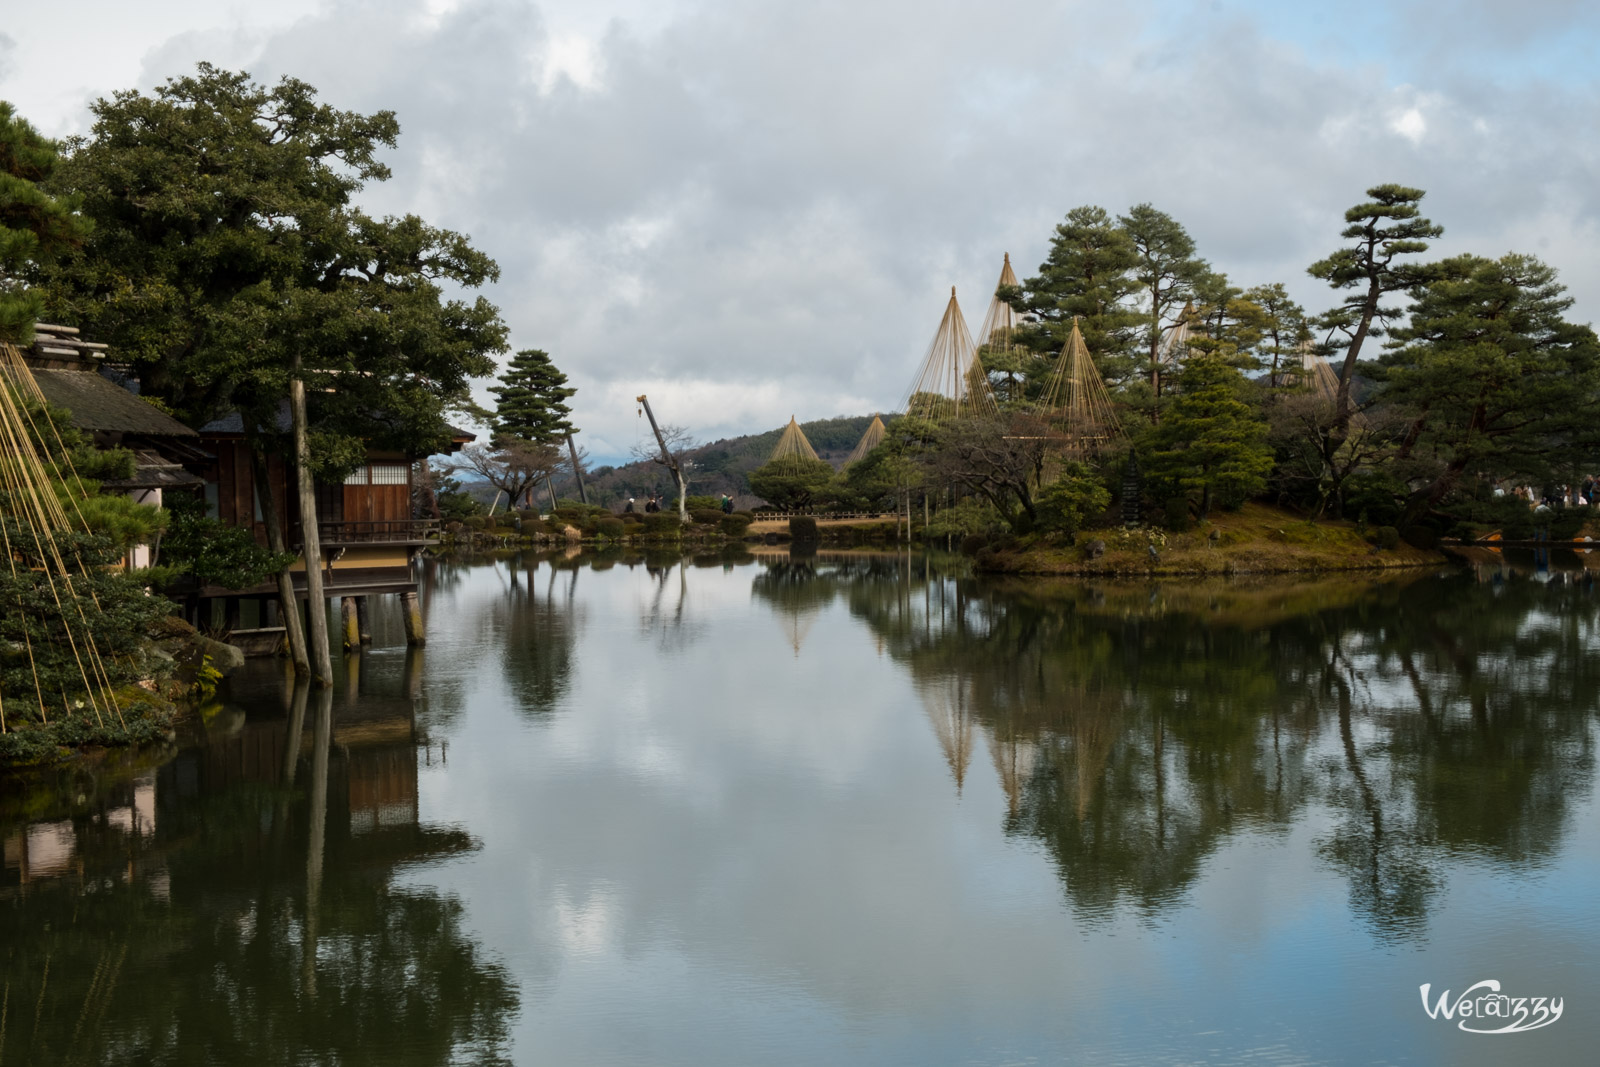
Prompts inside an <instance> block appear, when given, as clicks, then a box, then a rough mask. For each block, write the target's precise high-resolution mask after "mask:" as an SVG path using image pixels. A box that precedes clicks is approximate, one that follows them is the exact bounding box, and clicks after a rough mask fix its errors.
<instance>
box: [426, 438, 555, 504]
mask: <svg viewBox="0 0 1600 1067" xmlns="http://www.w3.org/2000/svg"><path fill="white" fill-rule="evenodd" d="M567 467H568V463H567V460H566V457H565V456H563V455H562V452H561V449H559V448H557V447H555V446H554V445H542V444H535V443H533V442H531V441H524V440H522V439H521V438H518V437H502V438H500V439H499V440H497V441H496V442H495V443H494V444H492V445H468V446H467V447H466V448H464V449H462V450H461V453H460V457H459V458H458V459H457V460H456V461H455V462H453V463H451V464H450V465H449V467H448V468H447V469H449V470H451V471H463V472H471V473H473V474H476V475H478V476H479V477H480V478H482V479H483V480H484V481H486V482H488V483H489V484H490V485H492V486H494V487H495V488H496V489H498V490H500V491H501V492H502V493H505V494H506V500H507V506H508V507H517V506H523V507H526V506H529V504H531V501H532V496H533V490H534V489H535V487H537V486H538V485H539V484H540V483H541V482H544V481H547V480H548V479H550V478H551V477H553V476H555V475H557V474H560V473H562V472H564V471H565V470H566V469H567Z"/></svg>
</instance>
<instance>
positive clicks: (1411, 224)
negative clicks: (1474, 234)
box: [1307, 183, 1444, 447]
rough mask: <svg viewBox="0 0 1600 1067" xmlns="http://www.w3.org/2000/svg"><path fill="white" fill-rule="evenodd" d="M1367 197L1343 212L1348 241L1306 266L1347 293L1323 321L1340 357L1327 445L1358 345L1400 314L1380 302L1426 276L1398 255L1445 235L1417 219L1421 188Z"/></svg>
mask: <svg viewBox="0 0 1600 1067" xmlns="http://www.w3.org/2000/svg"><path fill="white" fill-rule="evenodd" d="M1367 195H1368V196H1369V197H1371V198H1372V199H1371V200H1369V201H1367V202H1366V203H1362V204H1357V205H1356V206H1355V207H1353V208H1351V209H1350V210H1348V211H1346V212H1345V213H1344V220H1345V223H1346V225H1345V228H1344V229H1343V230H1342V231H1341V232H1340V234H1339V236H1340V237H1341V238H1343V239H1344V240H1345V241H1347V242H1349V243H1348V244H1346V245H1345V246H1344V247H1342V248H1339V249H1336V250H1335V251H1334V252H1333V254H1332V255H1330V256H1328V258H1326V259H1321V260H1318V261H1317V262H1315V263H1313V264H1311V266H1310V267H1308V268H1307V270H1308V271H1309V272H1310V274H1311V276H1312V277H1313V278H1321V279H1322V280H1323V281H1325V282H1327V283H1328V284H1329V285H1331V286H1333V287H1334V288H1335V289H1340V290H1347V291H1348V294H1349V295H1347V296H1346V297H1345V298H1344V300H1343V302H1342V303H1340V304H1339V305H1338V306H1337V307H1335V308H1333V309H1332V310H1331V311H1329V312H1328V313H1327V314H1326V315H1325V316H1324V317H1323V320H1322V324H1323V326H1324V327H1326V328H1327V329H1328V330H1329V331H1330V334H1331V335H1333V336H1336V337H1339V338H1341V339H1342V347H1343V348H1344V353H1345V354H1344V363H1343V364H1342V365H1341V367H1340V369H1339V395H1338V400H1337V402H1336V404H1335V413H1334V418H1335V422H1334V426H1333V433H1332V435H1331V438H1332V440H1331V442H1330V447H1337V439H1338V438H1339V437H1342V436H1343V433H1344V431H1345V428H1346V427H1347V426H1348V425H1349V423H1350V413H1351V410H1352V406H1351V403H1350V380H1351V378H1352V377H1354V375H1355V369H1356V361H1357V360H1359V359H1360V358H1361V350H1362V347H1363V346H1364V345H1365V343H1366V340H1367V338H1368V337H1373V336H1380V335H1381V332H1382V330H1383V328H1384V327H1385V326H1386V324H1387V323H1388V322H1390V321H1391V320H1393V319H1394V318H1396V317H1397V316H1399V315H1400V314H1401V312H1402V309H1401V308H1400V307H1399V305H1397V304H1388V305H1385V304H1384V303H1383V301H1384V300H1385V299H1388V298H1390V297H1397V296H1404V295H1406V294H1409V293H1412V292H1415V291H1416V289H1417V287H1418V286H1419V285H1420V284H1421V283H1422V282H1423V281H1425V280H1426V279H1427V277H1428V268H1427V267H1426V266H1425V265H1419V264H1416V263H1413V262H1410V261H1402V260H1401V259H1400V257H1403V256H1414V255H1417V254H1418V253H1421V252H1425V251H1427V249H1428V242H1429V241H1430V240H1432V239H1434V238H1436V237H1438V236H1439V235H1440V234H1442V233H1443V232H1444V228H1443V227H1442V226H1436V225H1434V224H1433V223H1432V222H1430V221H1429V220H1427V219H1425V218H1423V217H1422V213H1421V211H1420V210H1419V209H1418V206H1417V205H1418V204H1420V203H1421V201H1422V197H1423V195H1424V194H1423V191H1422V190H1421V189H1412V188H1410V187H1408V186H1404V185H1395V184H1392V183H1391V184H1387V185H1375V186H1373V187H1372V188H1371V189H1368V190H1367Z"/></svg>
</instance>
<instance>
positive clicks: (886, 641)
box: [831, 569, 1600, 938]
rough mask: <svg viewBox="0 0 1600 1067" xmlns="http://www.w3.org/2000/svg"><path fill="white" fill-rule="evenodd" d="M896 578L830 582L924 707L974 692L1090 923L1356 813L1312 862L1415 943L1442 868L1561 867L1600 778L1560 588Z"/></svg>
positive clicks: (1591, 667)
mask: <svg viewBox="0 0 1600 1067" xmlns="http://www.w3.org/2000/svg"><path fill="white" fill-rule="evenodd" d="M891 573H892V572H891V571H889V570H885V572H884V574H883V575H878V576H875V575H873V574H871V573H870V572H868V571H866V570H861V571H859V572H852V571H848V570H845V569H835V570H833V571H831V578H832V581H833V583H834V584H835V585H838V586H842V587H843V589H844V592H845V595H846V598H847V600H848V603H849V605H850V608H851V611H852V613H853V614H855V615H857V616H858V617H860V618H862V619H864V620H865V621H866V622H867V624H868V626H869V627H870V628H871V630H872V631H873V633H874V635H875V636H876V637H877V638H878V640H880V641H881V642H882V644H883V647H884V649H885V651H886V652H887V653H888V654H889V655H891V656H892V657H894V658H896V659H897V660H900V661H901V662H903V663H905V664H906V665H907V666H908V668H909V669H910V671H911V674H912V677H913V679H915V680H916V681H917V682H918V684H919V688H924V689H926V687H929V686H932V687H934V688H935V689H937V690H938V691H940V692H950V693H955V692H958V691H959V693H960V694H961V696H962V703H961V710H962V712H963V714H964V715H969V716H970V717H971V721H974V722H976V723H977V724H978V725H979V726H980V727H981V728H982V730H983V732H984V733H985V734H986V736H987V739H988V743H989V747H990V754H991V756H992V757H993V759H994V761H995V765H996V770H997V773H998V774H999V776H1000V781H1001V785H1002V787H1003V788H1004V789H1005V791H1006V793H1007V797H1008V801H1009V804H1008V808H1009V813H1008V816H1007V820H1006V826H1007V831H1008V832H1010V833H1017V834H1025V835H1027V836H1030V837H1036V838H1038V839H1040V840H1041V841H1043V842H1045V843H1046V844H1047V845H1048V847H1049V848H1050V849H1051V851H1052V852H1053V853H1054V855H1055V856H1056V858H1057V861H1058V863H1060V865H1061V870H1062V876H1063V882H1064V886H1065V890H1066V892H1067V895H1068V897H1069V899H1070V900H1071V901H1072V902H1073V904H1074V905H1075V906H1076V907H1078V908H1079V909H1080V911H1081V912H1082V913H1083V914H1085V915H1106V914H1108V913H1109V912H1110V911H1111V910H1112V909H1114V908H1117V907H1120V906H1122V905H1124V904H1128V903H1132V904H1135V905H1137V906H1139V907H1141V908H1142V909H1145V910H1159V909H1161V908H1164V907H1166V906H1167V905H1168V904H1170V903H1171V902H1173V901H1174V900H1176V899H1178V898H1179V897H1180V896H1181V895H1182V894H1183V892H1184V891H1185V890H1186V889H1187V887H1188V886H1189V885H1190V884H1192V882H1193V881H1194V880H1195V878H1197V877H1198V875H1199V872H1200V871H1201V870H1202V868H1203V865H1204V863H1205V860H1206V857H1207V856H1208V855H1209V854H1210V853H1211V852H1213V851H1214V850H1215V849H1216V848H1218V847H1219V846H1220V845H1221V844H1222V843H1223V842H1224V841H1226V840H1227V839H1228V838H1229V837H1230V836H1231V835H1232V834H1234V833H1235V832H1237V831H1239V830H1241V829H1246V828H1249V829H1262V828H1271V827H1286V826H1288V825H1290V824H1291V823H1293V822H1294V821H1295V820H1297V819H1299V818H1301V817H1303V813H1304V812H1305V811H1306V810H1307V808H1308V806H1309V805H1311V804H1313V803H1321V804H1327V805H1330V806H1332V807H1333V808H1334V809H1335V810H1337V811H1340V812H1342V813H1343V815H1342V818H1341V819H1340V821H1339V823H1338V824H1337V826H1336V828H1335V829H1334V830H1333V831H1332V832H1331V833H1330V834H1329V835H1328V836H1327V837H1326V838H1325V839H1324V840H1323V841H1322V842H1321V843H1320V844H1319V854H1320V855H1321V856H1322V857H1323V858H1324V859H1325V860H1326V861H1327V862H1329V863H1331V864H1332V865H1333V866H1334V867H1335V868H1336V869H1338V870H1340V871H1341V872H1343V873H1344V875H1345V876H1346V878H1347V879H1348V880H1349V884H1350V886H1351V904H1352V908H1353V909H1354V910H1355V912H1356V913H1357V914H1358V915H1361V916H1363V917H1365V918H1366V919H1367V920H1368V921H1369V922H1370V923H1371V925H1372V927H1373V929H1374V931H1375V932H1376V933H1377V934H1378V935H1379V936H1381V937H1385V938H1390V937H1409V936H1413V935H1416V934H1419V933H1421V932H1422V931H1423V930H1424V928H1425V924H1426V919H1427V913H1428V910H1429V908H1430V906H1431V903H1432V901H1433V899H1434V898H1435V896H1436V893H1437V891H1438V889H1439V887H1440V884H1441V883H1440V880H1439V876H1438V874H1437V873H1430V871H1434V872H1436V871H1437V868H1438V866H1439V860H1440V859H1441V858H1442V857H1443V856H1446V855H1451V854H1459V853H1462V852H1465V851H1479V852H1482V851H1488V852H1489V853H1491V854H1493V855H1495V856H1496V857H1497V858H1499V859H1500V860H1501V861H1502V862H1505V863H1526V862H1529V861H1533V860H1537V859H1538V858H1539V857H1541V856H1544V855H1549V854H1550V853H1552V852H1553V851H1554V850H1556V849H1557V848H1559V847H1560V842H1561V836H1562V835H1561V828H1562V825H1563V822H1564V820H1565V817H1566V814H1565V813H1566V808H1567V804H1568V803H1569V799H1568V798H1570V797H1571V796H1573V795H1582V793H1583V791H1584V789H1585V783H1587V782H1588V781H1589V780H1590V779H1591V778H1592V774H1593V771H1592V766H1591V764H1592V754H1591V752H1590V743H1589V721H1590V718H1591V715H1592V713H1591V712H1590V710H1589V707H1588V705H1587V702H1586V697H1585V694H1588V693H1592V692H1595V691H1597V690H1600V647H1596V645H1595V643H1594V642H1593V640H1592V639H1591V638H1590V637H1589V636H1588V635H1589V634H1592V633H1595V632H1600V626H1597V624H1600V607H1597V606H1596V604H1595V603H1594V602H1592V601H1591V600H1590V599H1588V598H1587V597H1585V596H1584V595H1583V593H1582V592H1581V591H1579V590H1574V589H1572V588H1570V587H1561V586H1548V587H1547V586H1541V585H1539V584H1537V583H1533V582H1525V583H1512V584H1510V585H1507V586H1506V587H1504V589H1503V590H1502V591H1500V592H1499V593H1498V594H1497V593H1496V592H1495V590H1493V589H1492V588H1491V587H1487V586H1481V585H1473V584H1470V583H1467V582H1465V581H1463V582H1459V583H1447V582H1428V583H1421V582H1418V583H1414V584H1405V583H1403V582H1401V583H1392V584H1385V585H1377V586H1374V587H1373V589H1372V590H1371V591H1369V592H1363V591H1362V590H1361V589H1360V588H1359V587H1357V586H1352V585H1350V583H1341V585H1340V587H1339V588H1338V589H1329V588H1328V587H1326V586H1322V585H1319V586H1311V587H1307V588H1306V590H1305V591H1303V592H1302V591H1300V590H1299V589H1298V587H1295V586H1287V587H1284V588H1283V589H1282V590H1281V591H1280V590H1273V589H1268V590H1265V591H1252V590H1250V589H1249V588H1241V587H1237V586H1218V587H1216V589H1215V590H1214V591H1212V590H1208V589H1207V588H1205V587H1162V588H1159V589H1156V590H1150V589H1143V588H1141V589H1137V590H1136V589H1132V588H1118V587H1114V586H1113V587H1104V588H1100V589H1095V588H1090V587H1084V586H1072V587H1069V588H1067V589H1063V590H1056V591H1050V592H1045V591H1042V590H1041V589H1040V588H1039V587H1037V586H1029V585H1023V584H1019V585H1017V586H1015V587H1005V586H995V585H988V586H982V587H975V588H974V587H969V586H967V585H966V584H965V583H963V582H959V581H954V580H948V579H940V578H938V577H937V576H936V575H935V576H930V575H926V574H922V573H915V572H914V573H910V574H906V573H903V572H902V573H900V574H899V575H898V581H897V582H885V581H884V579H885V578H888V577H889V575H890V574H891ZM941 605H942V606H941ZM1216 619H1220V620H1222V621H1212V620H1216ZM1533 665H1537V666H1533ZM1401 692H1404V693H1409V699H1404V700H1396V699H1394V698H1386V699H1383V700H1380V699H1378V698H1377V697H1376V696H1375V695H1374V694H1378V693H1385V694H1387V693H1401ZM947 703H948V701H947ZM934 725H935V732H936V736H938V737H939V738H940V740H941V742H945V741H947V740H948V738H947V736H946V735H947V734H948V735H949V737H956V736H958V734H957V733H954V732H952V731H951V730H948V729H944V728H943V726H944V725H947V724H942V723H941V722H939V721H937V720H936V721H935V724H934ZM958 725H959V724H958ZM948 747H949V746H948V745H947V748H948ZM1315 753H1324V754H1326V753H1336V754H1337V757H1336V758H1335V759H1334V760H1332V761H1331V762H1328V763H1326V764H1324V763H1323V761H1322V758H1321V757H1318V756H1315V755H1314V754H1315Z"/></svg>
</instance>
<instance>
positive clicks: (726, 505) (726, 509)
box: [722, 493, 733, 515]
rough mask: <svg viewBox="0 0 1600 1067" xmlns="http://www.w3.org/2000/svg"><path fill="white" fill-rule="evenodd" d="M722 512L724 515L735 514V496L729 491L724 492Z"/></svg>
mask: <svg viewBox="0 0 1600 1067" xmlns="http://www.w3.org/2000/svg"><path fill="white" fill-rule="evenodd" d="M722 513H723V514H724V515H732V514H733V497H731V496H729V495H728V494H727V493H723V494H722Z"/></svg>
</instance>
